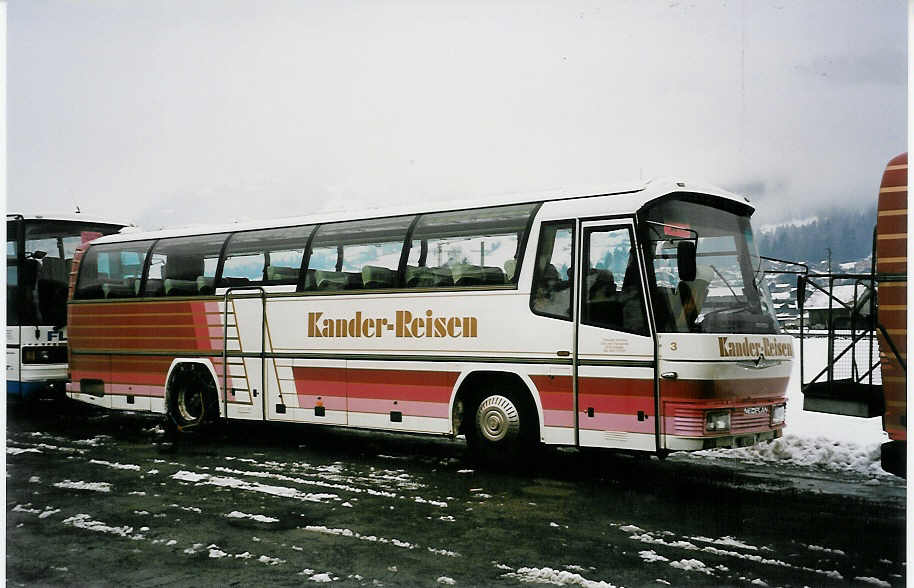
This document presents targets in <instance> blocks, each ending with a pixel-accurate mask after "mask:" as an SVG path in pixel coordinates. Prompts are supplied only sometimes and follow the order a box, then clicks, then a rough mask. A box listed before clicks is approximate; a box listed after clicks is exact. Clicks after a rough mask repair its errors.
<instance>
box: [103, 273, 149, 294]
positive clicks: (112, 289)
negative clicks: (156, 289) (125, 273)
mask: <svg viewBox="0 0 914 588" xmlns="http://www.w3.org/2000/svg"><path fill="white" fill-rule="evenodd" d="M139 288H140V281H139V280H138V279H136V278H133V277H129V278H124V280H123V282H121V283H120V284H117V283H113V282H107V283H105V284H102V292H103V293H104V295H105V298H133V297H134V296H136V293H137V290H139Z"/></svg>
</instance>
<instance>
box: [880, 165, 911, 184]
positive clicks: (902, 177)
mask: <svg viewBox="0 0 914 588" xmlns="http://www.w3.org/2000/svg"><path fill="white" fill-rule="evenodd" d="M907 185H908V170H907V169H887V170H885V172H884V173H883V174H882V184H881V186H880V187H882V188H893V187H896V186H907Z"/></svg>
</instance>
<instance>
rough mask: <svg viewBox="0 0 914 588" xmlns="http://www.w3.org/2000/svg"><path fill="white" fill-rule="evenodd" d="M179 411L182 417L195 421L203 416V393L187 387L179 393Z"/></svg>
mask: <svg viewBox="0 0 914 588" xmlns="http://www.w3.org/2000/svg"><path fill="white" fill-rule="evenodd" d="M178 413H180V415H181V418H182V419H184V420H185V421H188V422H193V421H196V420H197V419H199V418H200V417H201V416H203V395H202V394H201V393H200V392H194V391H192V390H189V389H188V388H187V387H185V388H184V389H182V390H181V391H180V392H179V394H178Z"/></svg>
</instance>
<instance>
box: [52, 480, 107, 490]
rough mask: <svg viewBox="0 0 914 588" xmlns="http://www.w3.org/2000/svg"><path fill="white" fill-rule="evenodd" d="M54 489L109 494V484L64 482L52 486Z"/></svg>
mask: <svg viewBox="0 0 914 588" xmlns="http://www.w3.org/2000/svg"><path fill="white" fill-rule="evenodd" d="M54 486H55V487H56V488H67V489H69V490H91V491H93V492H111V483H110V482H73V481H72V480H64V481H63V482H57V483H56V484H54Z"/></svg>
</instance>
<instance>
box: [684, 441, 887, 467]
mask: <svg viewBox="0 0 914 588" xmlns="http://www.w3.org/2000/svg"><path fill="white" fill-rule="evenodd" d="M880 455H881V454H880V443H867V444H859V443H854V442H852V441H841V440H838V439H832V438H827V437H822V436H819V437H801V436H798V435H785V436H784V437H781V438H780V439H775V440H774V441H772V442H770V443H759V444H758V445H753V446H751V447H740V448H738V449H711V450H706V451H697V452H695V453H692V454H690V456H691V457H695V458H699V459H701V458H704V459H737V460H740V461H745V462H749V463H756V464H764V463H774V462H781V463H788V464H792V465H798V466H803V467H821V468H825V469H829V470H837V471H842V472H857V473H859V474H863V475H866V476H874V477H875V476H890V475H891V474H888V473H887V472H885V471H884V470H883V469H882V465H881V462H880V459H881V458H880Z"/></svg>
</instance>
